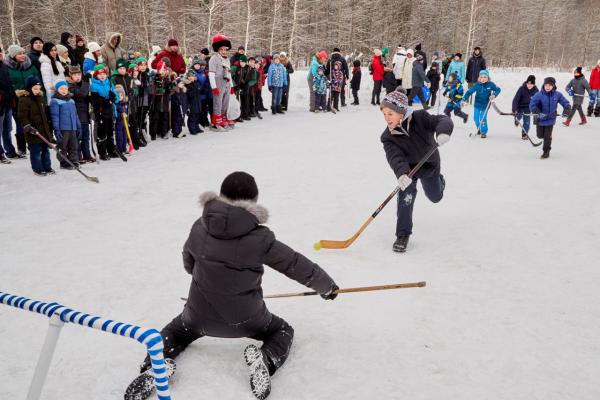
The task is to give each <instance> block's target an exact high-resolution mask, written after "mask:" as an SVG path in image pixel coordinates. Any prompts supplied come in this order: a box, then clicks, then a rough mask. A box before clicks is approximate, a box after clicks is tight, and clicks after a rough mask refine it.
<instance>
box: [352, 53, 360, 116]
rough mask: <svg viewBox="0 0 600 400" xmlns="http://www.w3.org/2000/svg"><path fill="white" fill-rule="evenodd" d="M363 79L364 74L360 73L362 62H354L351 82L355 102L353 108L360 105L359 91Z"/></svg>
mask: <svg viewBox="0 0 600 400" xmlns="http://www.w3.org/2000/svg"><path fill="white" fill-rule="evenodd" d="M361 78H362V72H361V71H360V61H359V60H354V62H353V63H352V80H351V81H350V89H352V97H354V101H353V102H352V105H353V106H357V105H358V104H359V103H358V91H359V90H360V80H361Z"/></svg>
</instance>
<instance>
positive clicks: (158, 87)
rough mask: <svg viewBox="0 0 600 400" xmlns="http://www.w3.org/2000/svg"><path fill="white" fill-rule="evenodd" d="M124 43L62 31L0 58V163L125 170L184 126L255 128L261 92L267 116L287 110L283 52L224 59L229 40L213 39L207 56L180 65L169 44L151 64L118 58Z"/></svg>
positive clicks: (42, 169)
mask: <svg viewBox="0 0 600 400" xmlns="http://www.w3.org/2000/svg"><path fill="white" fill-rule="evenodd" d="M122 40H123V36H122V35H121V34H120V33H117V32H109V33H107V35H106V41H105V43H104V44H103V45H102V46H101V45H99V44H98V43H97V42H89V43H86V41H85V39H84V38H83V37H81V36H79V35H72V34H70V33H68V32H65V33H63V34H62V35H61V38H60V42H59V43H56V44H55V43H53V42H50V41H44V40H43V39H42V38H41V37H37V36H36V37H33V38H31V40H30V43H29V51H26V49H24V48H23V47H21V46H20V45H17V44H14V45H11V46H9V47H8V49H7V51H6V54H4V53H3V52H2V49H0V61H2V62H0V138H1V139H0V163H2V164H10V163H11V160H14V159H22V158H26V157H27V154H28V153H29V158H30V161H31V167H32V170H33V172H34V174H35V175H37V176H47V175H48V174H55V171H54V169H53V168H52V162H51V157H50V149H51V148H54V147H55V148H56V149H57V158H58V161H59V163H60V168H61V169H67V170H69V169H75V168H79V167H80V165H81V164H84V163H88V162H99V160H103V161H108V160H110V159H112V158H120V159H122V160H124V161H126V160H127V158H126V157H125V156H124V155H126V154H131V153H132V152H133V151H136V150H139V149H141V148H143V147H146V146H147V145H148V143H149V142H151V141H153V140H156V139H157V138H162V139H168V138H169V137H170V136H172V137H175V138H179V137H183V136H186V133H184V130H183V127H184V126H187V128H188V129H187V130H188V131H189V133H190V134H191V135H197V134H199V133H202V132H203V131H204V129H206V128H210V129H211V130H213V131H220V132H224V131H227V130H230V129H233V128H234V126H235V125H236V123H243V122H244V121H250V120H251V119H252V118H258V119H262V116H261V114H260V113H261V112H264V111H268V109H267V108H265V105H264V103H263V98H262V90H263V87H264V86H267V88H268V90H269V91H270V92H271V93H272V96H271V97H272V102H271V112H272V114H284V113H285V112H286V110H287V106H288V95H289V83H290V74H292V73H293V72H294V69H293V67H292V63H291V62H290V60H289V59H288V57H287V54H286V53H285V52H282V53H275V54H272V55H268V56H256V57H248V56H247V55H246V54H245V49H244V47H243V46H240V47H239V48H238V50H237V52H236V53H235V54H234V55H233V56H232V57H229V56H228V52H229V50H230V49H231V47H232V46H231V41H230V40H229V38H228V37H227V36H225V35H222V34H218V35H215V36H214V37H213V38H212V41H211V45H212V50H213V52H212V55H211V52H210V51H209V49H208V48H204V49H202V50H201V52H200V54H198V55H195V56H192V57H188V58H187V60H186V59H185V58H184V56H183V54H182V53H181V51H180V48H179V44H178V42H177V40H175V39H169V40H168V42H167V45H166V46H165V47H164V48H163V49H161V48H160V47H158V46H154V47H153V49H152V51H151V53H150V55H149V57H146V55H145V54H143V53H141V52H127V51H125V50H124V49H123V48H122ZM231 96H235V101H232V103H233V104H232V105H231V106H230V104H229V103H230V99H231V98H232V97H231ZM236 103H237V106H236ZM238 108H239V110H238ZM13 119H14V121H15V125H16V126H14V127H13ZM13 128H14V130H15V138H16V147H15V146H14V145H13V141H12V132H13Z"/></svg>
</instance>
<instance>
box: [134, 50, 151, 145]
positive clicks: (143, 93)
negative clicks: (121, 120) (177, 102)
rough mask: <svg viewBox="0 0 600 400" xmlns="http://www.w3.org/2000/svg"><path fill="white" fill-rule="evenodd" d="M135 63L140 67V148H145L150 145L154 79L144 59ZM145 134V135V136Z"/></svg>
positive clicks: (137, 105) (138, 119)
mask: <svg viewBox="0 0 600 400" xmlns="http://www.w3.org/2000/svg"><path fill="white" fill-rule="evenodd" d="M135 63H136V64H137V66H138V73H139V75H138V80H139V81H140V84H139V85H138V91H137V95H136V110H137V119H136V120H137V128H138V134H137V136H138V138H139V140H140V146H142V147H144V146H146V145H147V144H148V142H147V140H149V139H147V138H149V137H150V135H148V112H149V110H150V103H151V101H152V79H151V78H150V73H149V71H148V62H147V61H146V58H144V57H138V58H136V59H135ZM144 132H145V135H144Z"/></svg>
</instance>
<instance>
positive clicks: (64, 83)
mask: <svg viewBox="0 0 600 400" xmlns="http://www.w3.org/2000/svg"><path fill="white" fill-rule="evenodd" d="M61 86H67V82H65V81H58V82H56V83H55V84H54V90H56V91H57V92H58V88H59V87H61Z"/></svg>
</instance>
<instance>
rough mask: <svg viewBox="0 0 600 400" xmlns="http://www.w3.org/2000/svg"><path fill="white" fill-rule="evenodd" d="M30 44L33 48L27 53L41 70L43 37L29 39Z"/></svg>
mask: <svg viewBox="0 0 600 400" xmlns="http://www.w3.org/2000/svg"><path fill="white" fill-rule="evenodd" d="M29 45H30V46H31V49H30V50H29V54H27V55H28V56H29V59H30V60H31V63H32V64H33V65H34V66H35V67H36V68H37V69H38V71H39V70H40V56H41V55H42V50H43V47H44V41H43V40H42V38H41V37H38V36H34V37H32V38H31V40H30V41H29Z"/></svg>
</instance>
